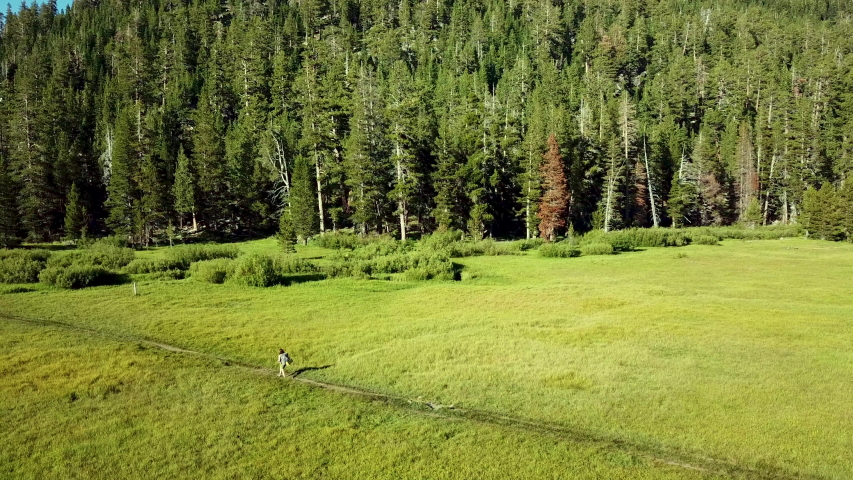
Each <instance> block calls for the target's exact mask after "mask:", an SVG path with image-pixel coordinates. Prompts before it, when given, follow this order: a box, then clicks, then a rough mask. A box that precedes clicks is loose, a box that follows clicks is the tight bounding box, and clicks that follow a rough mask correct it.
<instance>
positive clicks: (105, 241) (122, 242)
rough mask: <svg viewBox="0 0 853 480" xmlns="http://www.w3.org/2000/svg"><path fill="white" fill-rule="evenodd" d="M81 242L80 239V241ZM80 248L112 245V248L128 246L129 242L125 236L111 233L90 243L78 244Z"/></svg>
mask: <svg viewBox="0 0 853 480" xmlns="http://www.w3.org/2000/svg"><path fill="white" fill-rule="evenodd" d="M81 242H82V241H81ZM80 246H81V248H96V249H97V248H103V247H107V248H109V247H112V248H129V247H130V242H128V240H127V237H123V236H120V235H111V236H109V237H103V238H99V239H97V240H94V241H92V242H91V243H83V244H81V245H80Z"/></svg>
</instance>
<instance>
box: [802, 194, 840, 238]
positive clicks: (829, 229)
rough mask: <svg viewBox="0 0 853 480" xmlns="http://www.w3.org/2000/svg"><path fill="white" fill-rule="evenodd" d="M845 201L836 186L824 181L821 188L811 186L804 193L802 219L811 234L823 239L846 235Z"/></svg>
mask: <svg viewBox="0 0 853 480" xmlns="http://www.w3.org/2000/svg"><path fill="white" fill-rule="evenodd" d="M843 208H844V202H843V199H842V198H841V196H840V195H839V194H838V192H837V191H836V190H835V188H834V187H833V186H832V185H831V184H829V183H824V184H823V186H822V187H821V188H820V190H817V189H814V188H810V189H808V190H806V192H805V194H804V195H803V211H802V216H801V221H802V223H803V226H804V227H805V228H806V230H807V231H808V233H809V234H810V235H813V236H815V237H817V238H820V239H823V240H841V239H843V238H844V237H845V231H844V221H845V214H846V212H845V210H844V209H843Z"/></svg>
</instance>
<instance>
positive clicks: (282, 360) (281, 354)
mask: <svg viewBox="0 0 853 480" xmlns="http://www.w3.org/2000/svg"><path fill="white" fill-rule="evenodd" d="M278 364H279V369H278V376H279V377H286V376H287V374H286V373H284V367H286V366H288V365H289V364H290V355H288V354H287V352H285V351H284V349H282V348H279V349H278Z"/></svg>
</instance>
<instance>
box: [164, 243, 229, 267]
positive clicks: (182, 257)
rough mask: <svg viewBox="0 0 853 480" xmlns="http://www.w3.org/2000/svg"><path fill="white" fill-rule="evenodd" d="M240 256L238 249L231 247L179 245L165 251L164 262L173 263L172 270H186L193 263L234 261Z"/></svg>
mask: <svg viewBox="0 0 853 480" xmlns="http://www.w3.org/2000/svg"><path fill="white" fill-rule="evenodd" d="M239 255H240V249H239V248H237V247H235V246H233V245H181V246H177V247H172V248H169V249H167V250H166V253H165V257H166V260H168V261H170V262H173V265H175V267H174V268H179V269H181V270H186V269H188V268H190V265H192V264H193V263H195V262H201V261H205V260H214V259H217V258H230V259H234V258H237V257H238V256H239Z"/></svg>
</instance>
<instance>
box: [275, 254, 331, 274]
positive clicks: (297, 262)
mask: <svg viewBox="0 0 853 480" xmlns="http://www.w3.org/2000/svg"><path fill="white" fill-rule="evenodd" d="M274 264H275V272H276V274H278V275H279V276H286V275H299V274H304V273H317V272H319V271H320V269H319V268H317V265H314V264H313V263H311V262H309V261H307V260H303V259H301V258H296V257H293V256H289V255H279V256H277V257H275V258H274Z"/></svg>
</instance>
